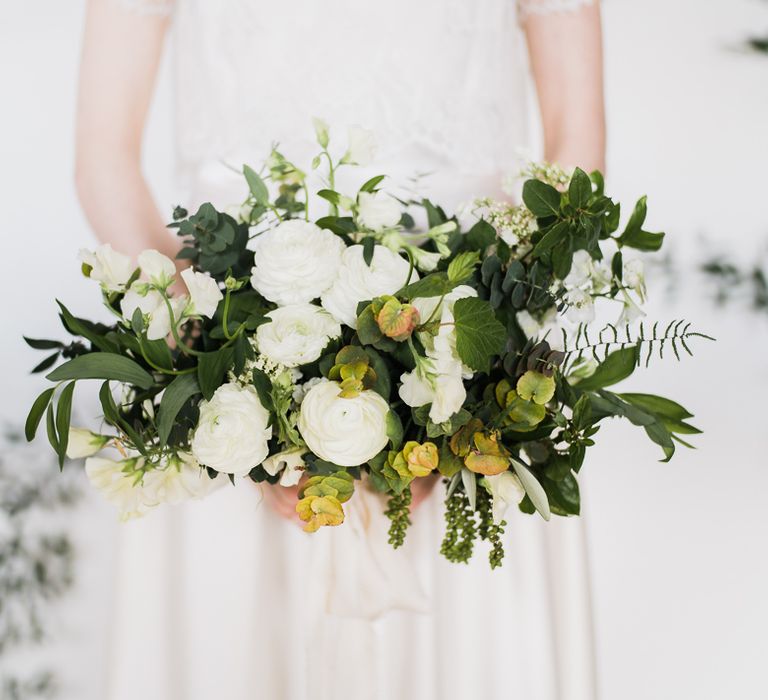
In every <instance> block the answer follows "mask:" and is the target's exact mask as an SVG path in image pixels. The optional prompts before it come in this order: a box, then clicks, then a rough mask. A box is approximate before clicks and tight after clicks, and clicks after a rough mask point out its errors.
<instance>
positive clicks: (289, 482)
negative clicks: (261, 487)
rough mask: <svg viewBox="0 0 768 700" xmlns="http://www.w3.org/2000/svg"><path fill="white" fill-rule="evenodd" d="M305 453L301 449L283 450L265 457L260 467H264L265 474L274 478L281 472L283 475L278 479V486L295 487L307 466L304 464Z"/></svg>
mask: <svg viewBox="0 0 768 700" xmlns="http://www.w3.org/2000/svg"><path fill="white" fill-rule="evenodd" d="M305 452H306V450H305V449H304V448H303V447H295V448H293V449H290V450H283V451H282V452H278V453H277V454H274V455H271V456H270V457H267V458H266V459H265V460H264V463H263V464H262V465H261V466H262V467H264V471H266V472H267V474H271V475H272V476H276V475H277V473H278V472H280V470H282V472H283V475H282V476H281V477H280V482H279V483H280V486H286V487H288V486H296V485H297V484H298V483H299V481H300V480H301V477H302V475H303V474H304V471H305V470H306V466H307V465H306V463H305V462H304V453H305Z"/></svg>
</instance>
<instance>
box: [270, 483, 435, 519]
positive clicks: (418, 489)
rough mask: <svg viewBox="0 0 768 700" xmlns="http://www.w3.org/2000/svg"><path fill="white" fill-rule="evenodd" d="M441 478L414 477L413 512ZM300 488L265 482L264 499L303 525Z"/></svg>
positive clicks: (286, 517) (288, 517)
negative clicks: (297, 509)
mask: <svg viewBox="0 0 768 700" xmlns="http://www.w3.org/2000/svg"><path fill="white" fill-rule="evenodd" d="M439 480H440V475H439V474H431V475H430V476H427V477H424V478H421V479H414V480H413V481H412V482H411V494H412V495H413V498H412V500H411V512H413V511H414V510H416V508H418V507H419V505H421V504H422V503H423V502H424V501H425V500H426V499H427V497H428V496H429V494H430V493H432V489H434V487H435V484H436V483H437V482H438V481H439ZM299 488H300V487H299V486H288V487H286V486H279V485H277V484H275V485H271V484H264V485H263V488H262V493H263V494H264V500H265V501H266V502H267V504H268V505H269V507H270V508H272V510H273V511H274V512H275V513H277V514H278V515H279V516H280V517H282V518H285V519H286V520H291V521H293V522H295V523H297V524H298V525H300V526H302V527H303V526H304V522H303V521H302V519H301V518H300V517H299V515H298V513H297V512H296V504H297V503H298V502H299Z"/></svg>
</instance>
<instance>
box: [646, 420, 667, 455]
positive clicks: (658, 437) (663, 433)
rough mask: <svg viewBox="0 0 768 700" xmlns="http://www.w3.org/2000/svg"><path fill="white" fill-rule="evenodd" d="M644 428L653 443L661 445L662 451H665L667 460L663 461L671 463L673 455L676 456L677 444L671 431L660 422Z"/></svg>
mask: <svg viewBox="0 0 768 700" xmlns="http://www.w3.org/2000/svg"><path fill="white" fill-rule="evenodd" d="M644 427H645V432H646V433H647V434H648V437H649V438H651V440H653V442H655V443H656V444H657V445H659V446H660V447H661V449H662V450H664V457H665V458H664V459H662V460H661V461H662V462H669V460H670V459H672V455H674V454H675V443H674V441H673V440H672V435H671V433H670V432H669V430H667V429H666V428H665V427H664V425H663V424H662V423H661V422H658V421H657V422H656V423H651V424H650V425H646V426H644Z"/></svg>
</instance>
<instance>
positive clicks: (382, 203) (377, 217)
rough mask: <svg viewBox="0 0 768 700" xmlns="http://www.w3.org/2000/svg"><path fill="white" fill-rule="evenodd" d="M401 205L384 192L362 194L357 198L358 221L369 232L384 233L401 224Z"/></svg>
mask: <svg viewBox="0 0 768 700" xmlns="http://www.w3.org/2000/svg"><path fill="white" fill-rule="evenodd" d="M401 216H402V211H401V204H400V202H398V201H397V200H396V199H393V198H392V197H390V196H389V195H388V194H385V193H384V192H381V191H379V192H361V193H360V194H359V195H358V197H357V221H358V223H359V224H361V225H362V226H363V228H366V229H368V230H369V231H383V230H384V229H387V228H394V227H395V226H397V224H398V223H400V218H401Z"/></svg>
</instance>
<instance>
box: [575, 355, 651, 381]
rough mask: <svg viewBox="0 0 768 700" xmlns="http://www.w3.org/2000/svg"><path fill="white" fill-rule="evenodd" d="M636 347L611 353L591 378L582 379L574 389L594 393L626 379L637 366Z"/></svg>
mask: <svg viewBox="0 0 768 700" xmlns="http://www.w3.org/2000/svg"><path fill="white" fill-rule="evenodd" d="M637 353H638V350H637V346H636V345H630V346H629V347H626V348H623V349H621V350H616V351H615V352H612V353H611V354H610V355H608V357H607V358H606V360H605V362H602V363H600V364H599V365H598V366H597V369H596V370H595V373H594V374H593V375H592V376H591V377H587V378H586V379H582V380H581V381H580V382H579V383H578V384H577V385H576V387H577V388H579V389H582V390H584V391H594V390H595V389H602V388H603V387H606V386H611V385H612V384H616V383H617V382H620V381H621V380H622V379H626V378H627V377H628V376H629V375H630V374H632V372H634V371H635V366H636V365H637Z"/></svg>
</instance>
